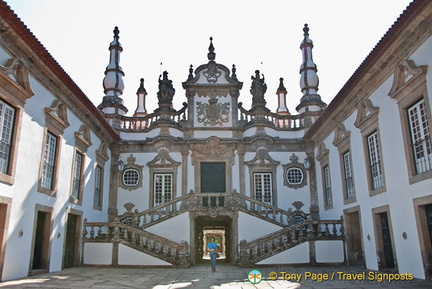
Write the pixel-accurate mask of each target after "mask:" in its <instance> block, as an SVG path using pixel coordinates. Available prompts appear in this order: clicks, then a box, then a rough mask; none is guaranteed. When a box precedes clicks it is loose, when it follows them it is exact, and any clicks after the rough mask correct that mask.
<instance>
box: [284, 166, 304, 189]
mask: <svg viewBox="0 0 432 289" xmlns="http://www.w3.org/2000/svg"><path fill="white" fill-rule="evenodd" d="M303 177H304V176H303V171H302V170H301V169H300V168H298V167H291V168H288V169H287V171H286V180H287V182H288V184H290V185H300V184H301V183H302V182H303Z"/></svg>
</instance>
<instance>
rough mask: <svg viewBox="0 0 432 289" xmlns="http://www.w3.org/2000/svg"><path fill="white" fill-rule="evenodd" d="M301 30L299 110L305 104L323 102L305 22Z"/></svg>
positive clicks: (318, 104) (319, 103)
mask: <svg viewBox="0 0 432 289" xmlns="http://www.w3.org/2000/svg"><path fill="white" fill-rule="evenodd" d="M303 32H304V34H303V35H304V38H303V41H302V43H301V44H300V49H301V50H302V56H303V63H302V65H301V66H300V75H301V76H300V88H301V91H302V92H303V96H302V98H301V100H300V104H299V106H298V107H297V110H298V111H299V112H300V109H301V108H303V107H305V106H309V105H317V106H320V105H321V104H323V102H322V101H321V97H320V95H319V94H318V93H317V91H318V84H319V79H318V75H317V71H318V70H317V66H316V64H315V63H314V62H313V59H312V48H313V47H314V46H313V42H312V40H310V38H309V27H308V25H307V24H305V25H304V28H303Z"/></svg>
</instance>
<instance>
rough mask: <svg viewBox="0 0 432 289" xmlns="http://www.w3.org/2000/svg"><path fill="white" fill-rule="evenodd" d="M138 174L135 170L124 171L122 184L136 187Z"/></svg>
mask: <svg viewBox="0 0 432 289" xmlns="http://www.w3.org/2000/svg"><path fill="white" fill-rule="evenodd" d="M138 182H139V172H138V170H136V169H125V170H124V172H123V184H124V185H125V186H127V187H134V186H136V185H138Z"/></svg>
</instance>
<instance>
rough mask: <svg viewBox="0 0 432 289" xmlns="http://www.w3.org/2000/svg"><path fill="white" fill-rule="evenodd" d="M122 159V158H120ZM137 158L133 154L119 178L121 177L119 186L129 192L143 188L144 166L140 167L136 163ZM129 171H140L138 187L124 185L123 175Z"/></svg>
mask: <svg viewBox="0 0 432 289" xmlns="http://www.w3.org/2000/svg"><path fill="white" fill-rule="evenodd" d="M119 159H120V157H119ZM135 161H136V158H135V157H134V156H133V155H132V154H131V155H130V156H129V157H128V158H127V164H125V166H124V168H123V171H121V172H120V173H119V174H118V176H119V186H120V187H121V188H123V189H125V190H128V191H132V190H136V189H139V188H141V187H142V181H143V172H142V171H143V166H139V165H137V164H136V163H135ZM127 169H135V170H137V171H138V173H139V181H138V184H137V185H136V186H126V185H125V184H124V183H123V173H124V171H125V170H127Z"/></svg>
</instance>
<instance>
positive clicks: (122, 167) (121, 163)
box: [118, 159, 124, 172]
mask: <svg viewBox="0 0 432 289" xmlns="http://www.w3.org/2000/svg"><path fill="white" fill-rule="evenodd" d="M123 169H124V163H123V160H122V159H119V161H118V170H119V172H122V171H123Z"/></svg>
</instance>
